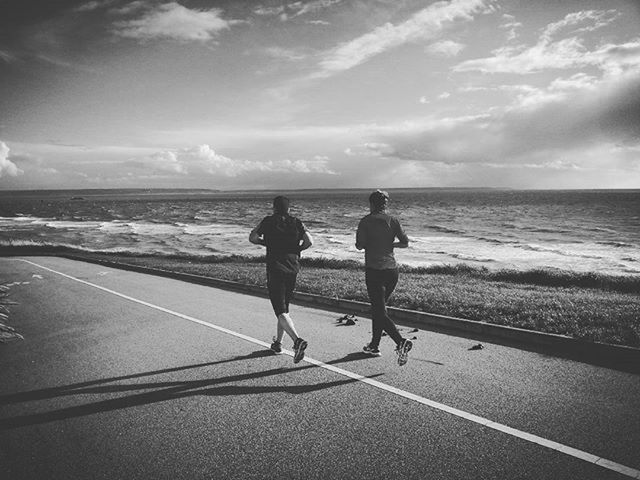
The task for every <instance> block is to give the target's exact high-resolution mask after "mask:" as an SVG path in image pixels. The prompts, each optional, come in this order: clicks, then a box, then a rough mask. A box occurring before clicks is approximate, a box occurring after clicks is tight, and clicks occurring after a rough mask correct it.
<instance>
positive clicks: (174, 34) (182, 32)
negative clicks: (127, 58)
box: [114, 2, 239, 42]
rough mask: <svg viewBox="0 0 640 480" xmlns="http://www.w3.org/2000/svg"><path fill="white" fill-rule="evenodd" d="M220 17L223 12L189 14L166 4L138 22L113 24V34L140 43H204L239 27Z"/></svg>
mask: <svg viewBox="0 0 640 480" xmlns="http://www.w3.org/2000/svg"><path fill="white" fill-rule="evenodd" d="M221 15H222V11H221V10H219V9H216V8H212V9H210V10H190V9H188V8H186V7H183V6H182V5H180V4H179V3H176V2H171V3H165V4H162V5H158V6H157V7H155V8H154V9H151V10H147V11H145V12H144V13H143V14H142V15H141V16H140V17H139V18H136V19H133V20H124V21H119V22H116V23H115V24H114V27H115V30H114V33H115V34H116V35H119V36H121V37H125V38H135V39H139V40H151V39H156V38H168V39H172V40H179V41H200V42H207V41H209V40H212V39H213V38H215V37H216V36H217V35H218V34H219V33H220V32H221V31H222V30H227V29H229V28H230V27H231V25H233V24H235V23H239V22H238V21H235V20H225V19H223V18H222V17H221Z"/></svg>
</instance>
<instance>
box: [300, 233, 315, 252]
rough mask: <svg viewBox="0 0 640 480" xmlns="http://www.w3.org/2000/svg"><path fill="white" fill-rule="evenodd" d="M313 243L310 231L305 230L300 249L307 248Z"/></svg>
mask: <svg viewBox="0 0 640 480" xmlns="http://www.w3.org/2000/svg"><path fill="white" fill-rule="evenodd" d="M311 245H313V237H312V236H311V234H310V233H309V232H307V231H305V232H304V234H303V235H302V245H300V251H302V250H306V249H307V248H309V247H310V246H311Z"/></svg>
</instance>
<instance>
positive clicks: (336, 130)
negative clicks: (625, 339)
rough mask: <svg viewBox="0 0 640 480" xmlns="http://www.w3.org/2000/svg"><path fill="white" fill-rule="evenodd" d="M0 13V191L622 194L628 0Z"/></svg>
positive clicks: (634, 9)
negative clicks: (439, 189)
mask: <svg viewBox="0 0 640 480" xmlns="http://www.w3.org/2000/svg"><path fill="white" fill-rule="evenodd" d="M0 10H1V14H0V190H18V189H64V188H211V189H222V190H234V189H298V188H303V189H309V188H355V187H358V188H378V187H380V188H398V187H491V188H532V189H556V188H563V189H576V188H640V28H639V26H640V2H638V1H637V0H607V1H604V0H597V1H596V0H593V1H592V0H562V1H559V0H450V1H435V2H434V1H427V0H423V1H417V0H301V1H270V0H262V1H249V0H246V1H245V0H227V1H213V0H209V1H204V0H176V1H152V0H135V1H125V0H103V1H87V0H58V1H55V2H52V1H48V0H41V1H33V0H2V1H1V2H0Z"/></svg>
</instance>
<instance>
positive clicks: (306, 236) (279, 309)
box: [249, 196, 313, 363]
mask: <svg viewBox="0 0 640 480" xmlns="http://www.w3.org/2000/svg"><path fill="white" fill-rule="evenodd" d="M249 241H250V242H251V243H254V244H256V245H263V246H265V247H267V288H268V290H269V299H270V300H271V305H272V307H273V311H274V313H275V314H276V317H278V325H277V331H276V336H275V337H273V343H272V344H271V350H273V351H274V352H276V353H280V352H281V351H282V339H283V337H284V333H285V332H286V333H287V334H288V335H289V336H290V337H291V339H292V340H293V349H294V352H295V354H294V357H293V361H294V363H298V362H299V361H300V360H302V359H303V358H304V351H305V349H306V348H307V342H306V341H305V340H303V339H302V338H300V337H299V336H298V332H297V331H296V328H295V326H294V324H293V320H292V319H291V316H290V315H289V302H290V300H291V296H292V295H293V290H294V289H295V286H296V278H297V275H298V272H299V271H300V252H301V251H302V250H306V249H307V248H309V247H310V246H311V244H312V243H313V239H312V238H311V234H310V233H309V232H308V231H307V229H306V227H305V226H304V224H303V223H302V222H301V221H300V220H299V219H297V218H296V217H293V216H291V215H289V199H288V198H286V197H283V196H278V197H276V198H274V200H273V215H270V216H268V217H264V218H263V219H262V221H261V222H260V224H259V225H258V226H257V227H256V228H254V229H253V230H252V231H251V234H250V235H249Z"/></svg>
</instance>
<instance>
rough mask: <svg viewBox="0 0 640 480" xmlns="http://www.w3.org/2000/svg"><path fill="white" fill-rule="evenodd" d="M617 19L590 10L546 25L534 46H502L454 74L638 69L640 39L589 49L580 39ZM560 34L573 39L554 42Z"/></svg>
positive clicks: (460, 65) (639, 65)
mask: <svg viewBox="0 0 640 480" xmlns="http://www.w3.org/2000/svg"><path fill="white" fill-rule="evenodd" d="M616 15H617V14H616V13H615V12H614V11H593V10H590V11H585V12H578V13H571V14H568V15H567V16H565V18H564V19H562V20H560V21H558V22H554V23H551V24H549V25H547V26H546V27H545V28H544V29H543V31H542V33H541V35H540V37H539V39H538V41H537V43H536V44H535V45H533V46H528V45H507V46H503V47H500V48H498V49H496V50H494V51H493V52H492V53H493V56H491V57H486V58H479V59H473V60H467V61H465V62H462V63H460V64H459V65H456V66H455V67H454V71H457V72H467V71H480V72H484V73H519V74H530V73H536V72H540V71H543V70H548V69H568V68H584V67H596V68H599V69H600V70H602V71H603V72H605V73H607V74H619V73H621V72H624V71H627V70H629V69H635V68H640V38H637V39H634V40H631V41H629V42H626V43H623V44H613V43H608V44H601V45H598V46H596V47H594V48H592V49H589V48H588V47H587V45H586V41H585V38H583V36H581V35H580V34H584V33H585V32H592V31H594V30H596V29H598V28H601V27H603V26H605V25H608V24H610V23H611V22H613V21H614V20H615V18H616ZM561 33H566V34H572V36H567V37H565V38H557V37H559V36H560V34H561Z"/></svg>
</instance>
